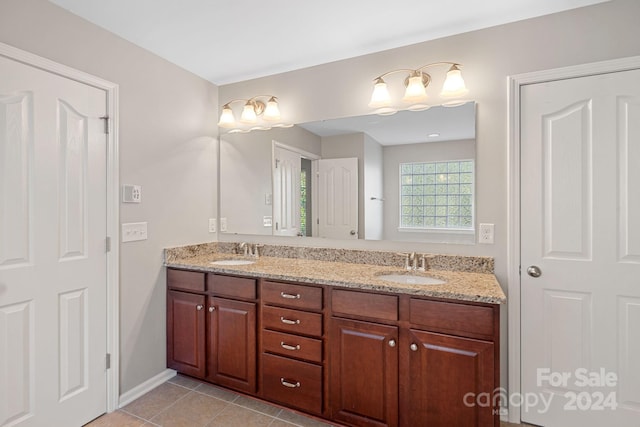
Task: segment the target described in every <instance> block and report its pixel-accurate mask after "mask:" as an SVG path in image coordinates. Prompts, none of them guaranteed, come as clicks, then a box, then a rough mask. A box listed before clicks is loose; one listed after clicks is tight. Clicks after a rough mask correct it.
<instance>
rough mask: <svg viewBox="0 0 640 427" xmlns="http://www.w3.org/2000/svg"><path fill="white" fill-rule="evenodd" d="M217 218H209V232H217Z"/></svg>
mask: <svg viewBox="0 0 640 427" xmlns="http://www.w3.org/2000/svg"><path fill="white" fill-rule="evenodd" d="M216 228H217V225H216V219H215V218H209V233H215V232H216Z"/></svg>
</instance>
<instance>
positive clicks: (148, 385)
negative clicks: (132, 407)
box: [118, 369, 178, 408]
mask: <svg viewBox="0 0 640 427" xmlns="http://www.w3.org/2000/svg"><path fill="white" fill-rule="evenodd" d="M177 374H178V373H177V372H176V371H174V370H173V369H165V370H164V371H162V372H160V373H159V374H158V375H156V376H155V377H151V378H149V379H148V380H146V381H145V382H143V383H142V384H139V385H137V386H135V387H134V388H132V389H131V390H129V391H127V392H126V393H122V395H121V396H120V402H119V404H118V408H122V407H124V406H127V405H128V404H129V403H131V402H133V401H134V400H136V399H137V398H139V397H140V396H143V395H145V394H147V393H149V392H150V391H151V390H153V389H154V388H156V387H158V386H159V385H161V384H164V383H165V382H167V381H169V380H170V379H171V378H173V377H175V376H176V375H177Z"/></svg>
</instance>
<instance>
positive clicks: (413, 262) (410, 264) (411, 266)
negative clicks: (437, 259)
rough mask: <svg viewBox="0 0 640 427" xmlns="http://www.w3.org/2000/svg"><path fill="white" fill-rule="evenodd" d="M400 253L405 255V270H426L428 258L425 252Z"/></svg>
mask: <svg viewBox="0 0 640 427" xmlns="http://www.w3.org/2000/svg"><path fill="white" fill-rule="evenodd" d="M398 255H400V256H403V257H404V269H405V270H407V271H425V270H426V258H425V256H424V254H422V255H419V254H416V253H415V252H410V253H398ZM418 265H419V266H418Z"/></svg>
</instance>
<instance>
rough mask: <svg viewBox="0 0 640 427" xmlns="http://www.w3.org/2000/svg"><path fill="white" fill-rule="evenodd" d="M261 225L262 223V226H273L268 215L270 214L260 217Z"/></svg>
mask: <svg viewBox="0 0 640 427" xmlns="http://www.w3.org/2000/svg"><path fill="white" fill-rule="evenodd" d="M262 225H263V226H264V227H273V222H272V217H270V216H263V217H262Z"/></svg>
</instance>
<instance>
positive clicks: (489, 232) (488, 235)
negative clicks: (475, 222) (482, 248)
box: [478, 224, 494, 244]
mask: <svg viewBox="0 0 640 427" xmlns="http://www.w3.org/2000/svg"><path fill="white" fill-rule="evenodd" d="M493 231H494V226H493V224H480V235H479V236H478V243H484V244H493Z"/></svg>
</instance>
